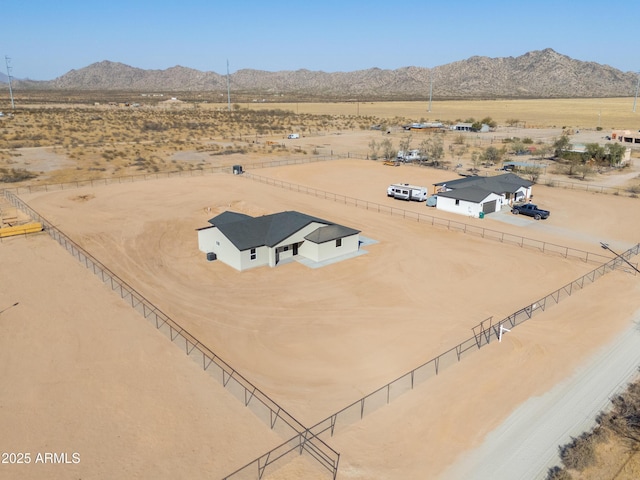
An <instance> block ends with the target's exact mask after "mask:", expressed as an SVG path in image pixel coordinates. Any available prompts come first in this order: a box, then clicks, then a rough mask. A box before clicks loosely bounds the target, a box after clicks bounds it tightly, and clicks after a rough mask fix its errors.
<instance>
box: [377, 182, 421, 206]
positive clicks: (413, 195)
mask: <svg viewBox="0 0 640 480" xmlns="http://www.w3.org/2000/svg"><path fill="white" fill-rule="evenodd" d="M387 196H388V197H393V198H399V199H400V200H407V201H408V200H415V201H417V202H424V201H425V200H426V199H427V196H428V194H427V188H426V187H418V186H417V185H409V184H408V183H394V184H392V185H389V186H388V187H387Z"/></svg>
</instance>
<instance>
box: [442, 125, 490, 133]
mask: <svg viewBox="0 0 640 480" xmlns="http://www.w3.org/2000/svg"><path fill="white" fill-rule="evenodd" d="M472 127H473V123H456V124H455V125H451V126H450V127H449V129H450V130H455V131H457V132H474V131H476V132H480V133H486V132H488V131H490V130H491V129H490V127H489V125H487V124H486V123H483V124H482V126H481V127H480V130H473V128H472Z"/></svg>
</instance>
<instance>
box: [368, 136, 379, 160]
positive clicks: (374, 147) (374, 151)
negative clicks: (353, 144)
mask: <svg viewBox="0 0 640 480" xmlns="http://www.w3.org/2000/svg"><path fill="white" fill-rule="evenodd" d="M380 146H381V144H380V143H377V142H376V141H375V140H371V141H370V142H369V151H370V152H371V153H370V156H371V160H377V159H378V155H379V154H380V153H379V152H380Z"/></svg>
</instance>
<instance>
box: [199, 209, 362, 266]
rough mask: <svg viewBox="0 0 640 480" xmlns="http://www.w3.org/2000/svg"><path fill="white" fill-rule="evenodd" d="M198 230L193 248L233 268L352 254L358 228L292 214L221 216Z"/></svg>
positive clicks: (236, 214)
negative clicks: (196, 246) (299, 258)
mask: <svg viewBox="0 0 640 480" xmlns="http://www.w3.org/2000/svg"><path fill="white" fill-rule="evenodd" d="M209 223H210V224H211V225H209V226H207V227H204V228H201V229H199V230H198V248H199V250H200V251H202V252H205V253H206V254H207V258H208V259H210V260H213V259H219V260H220V261H222V262H224V263H226V264H227V265H229V266H231V267H233V268H235V269H236V270H240V271H242V270H247V269H249V268H254V267H261V266H264V265H269V266H270V267H275V266H276V265H278V264H279V263H281V262H282V261H283V260H286V259H291V258H295V257H298V256H301V257H304V258H306V259H308V260H311V261H313V262H322V261H326V260H331V259H335V258H336V257H340V256H343V255H348V254H351V253H356V252H357V251H358V248H359V246H360V241H359V234H360V231H359V230H355V229H353V228H350V227H345V226H343V225H338V224H336V223H333V222H329V221H327V220H323V219H321V218H317V217H313V216H310V215H306V214H304V213H300V212H295V211H286V212H280V213H274V214H271V215H263V216H261V217H251V216H249V215H245V214H242V213H236V212H231V211H227V212H223V213H221V214H220V215H218V216H216V217H213V218H212V219H210V220H209Z"/></svg>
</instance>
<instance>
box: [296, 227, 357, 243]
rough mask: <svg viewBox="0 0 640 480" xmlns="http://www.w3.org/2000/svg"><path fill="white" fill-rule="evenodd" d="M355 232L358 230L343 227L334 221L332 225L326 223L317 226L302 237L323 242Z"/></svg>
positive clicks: (314, 241) (315, 241)
mask: <svg viewBox="0 0 640 480" xmlns="http://www.w3.org/2000/svg"><path fill="white" fill-rule="evenodd" d="M356 233H360V230H355V229H353V228H349V227H344V226H342V225H338V224H336V223H334V224H332V225H327V226H326V227H319V228H318V229H316V230H314V231H313V232H311V233H310V234H309V235H307V236H306V237H304V239H305V240H309V241H310V242H311V243H325V242H330V241H332V240H336V239H338V238H344V237H349V236H351V235H355V234H356Z"/></svg>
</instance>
